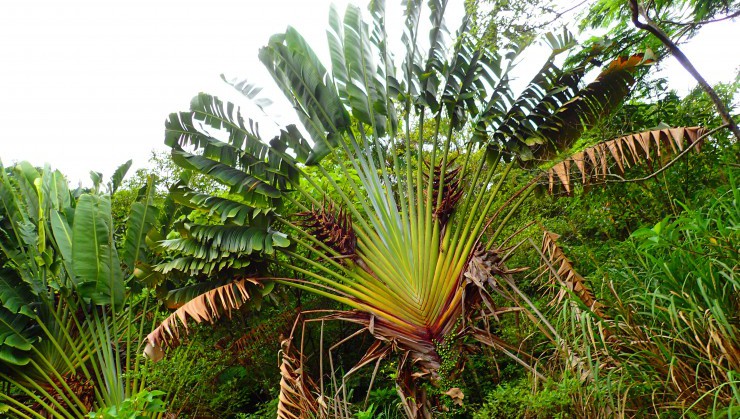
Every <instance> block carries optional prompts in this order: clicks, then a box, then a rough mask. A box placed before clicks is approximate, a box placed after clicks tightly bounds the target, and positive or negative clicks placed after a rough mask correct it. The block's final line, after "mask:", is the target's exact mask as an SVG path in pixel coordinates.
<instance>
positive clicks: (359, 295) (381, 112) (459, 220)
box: [148, 0, 698, 417]
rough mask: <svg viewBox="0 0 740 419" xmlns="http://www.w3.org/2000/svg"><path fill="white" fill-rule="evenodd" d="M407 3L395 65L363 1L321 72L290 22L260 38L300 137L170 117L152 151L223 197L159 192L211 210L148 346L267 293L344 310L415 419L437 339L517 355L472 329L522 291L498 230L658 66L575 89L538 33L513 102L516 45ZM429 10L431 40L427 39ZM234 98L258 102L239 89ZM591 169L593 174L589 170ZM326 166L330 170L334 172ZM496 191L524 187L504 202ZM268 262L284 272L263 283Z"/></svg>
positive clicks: (334, 39) (342, 316) (231, 116)
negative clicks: (520, 173)
mask: <svg viewBox="0 0 740 419" xmlns="http://www.w3.org/2000/svg"><path fill="white" fill-rule="evenodd" d="M404 6H405V10H404V15H405V22H404V32H403V37H402V41H403V44H404V45H405V47H406V51H405V54H403V57H402V59H401V60H400V62H397V61H396V60H395V57H394V56H393V54H392V53H391V51H389V49H388V44H389V42H388V38H387V31H386V22H385V10H384V3H383V2H382V1H373V2H371V4H370V6H369V13H368V15H367V16H363V14H362V12H361V10H360V9H359V8H357V7H355V6H349V7H348V8H347V9H346V12H345V14H344V16H340V15H339V13H338V12H337V11H336V10H334V9H332V11H331V13H330V17H329V30H328V42H329V51H330V55H331V65H330V69H329V68H327V66H326V65H325V64H323V63H322V62H321V61H320V60H319V59H318V57H317V55H316V54H315V52H314V51H313V50H312V49H311V47H310V46H309V45H308V44H307V43H306V41H305V40H304V39H303V37H302V36H301V35H300V34H299V33H298V32H297V31H295V30H294V29H292V28H288V29H287V31H286V32H285V33H283V34H278V35H275V36H273V37H272V38H271V39H270V40H269V42H268V44H267V46H266V47H264V48H263V49H262V50H261V51H260V59H261V61H262V62H263V63H264V64H265V66H266V67H267V69H268V70H269V72H270V73H271V74H272V76H273V78H274V80H275V82H276V83H277V85H278V87H279V88H280V89H281V90H282V92H283V93H284V94H285V96H286V97H287V98H288V99H289V100H290V102H291V103H292V104H293V106H294V108H295V110H296V114H297V117H298V120H299V122H300V126H295V125H289V126H286V127H282V128H281V130H280V132H279V134H278V135H277V136H275V137H274V138H271V139H267V138H263V137H261V136H260V133H259V129H258V125H257V124H256V123H255V122H254V121H253V120H252V119H249V118H245V117H244V116H243V115H242V113H241V110H240V108H239V107H237V106H235V105H234V104H231V103H224V102H222V101H221V100H220V99H218V98H216V97H213V96H210V95H207V94H200V95H198V96H197V97H195V98H194V99H193V101H192V103H191V108H190V110H189V111H187V112H180V113H174V114H171V115H170V117H169V118H168V120H167V123H166V139H165V142H166V144H167V145H168V146H170V147H171V148H172V158H173V160H174V161H175V163H176V164H178V165H179V166H181V167H183V168H186V169H189V170H192V171H195V172H197V173H201V174H204V175H207V176H208V177H210V178H211V179H213V180H214V181H216V182H219V183H220V184H222V185H225V187H226V188H227V190H226V191H224V192H223V193H216V194H208V193H202V192H198V191H196V190H192V189H189V188H188V187H187V186H185V185H183V184H178V185H176V187H175V188H174V189H173V191H172V195H171V197H172V198H173V199H174V200H175V201H176V202H178V203H180V204H181V205H184V206H186V207H188V208H190V209H193V210H195V212H196V213H197V212H199V213H201V214H205V215H203V216H200V217H188V218H186V219H184V220H181V221H180V223H179V224H178V225H177V227H178V228H177V231H176V234H173V235H171V236H170V237H169V239H168V240H164V241H162V242H161V245H162V246H163V247H164V248H165V249H167V250H168V251H169V252H170V254H171V255H173V256H172V257H171V258H170V260H168V261H167V262H165V263H163V264H160V265H159V266H158V267H157V270H158V271H159V272H160V273H164V274H169V273H172V272H180V273H181V274H183V275H188V276H191V277H192V278H194V279H196V280H197V281H196V283H195V284H190V285H189V286H187V287H185V288H181V289H177V290H173V291H171V292H170V295H169V299H170V301H171V303H172V304H173V306H175V307H179V308H178V309H177V311H176V312H175V313H173V315H172V316H171V317H170V318H169V319H167V320H166V321H165V322H164V323H162V325H161V326H160V327H158V328H157V329H155V330H154V331H153V332H152V333H151V334H150V335H149V338H148V339H149V344H150V346H151V347H153V348H160V347H161V346H163V345H165V344H166V343H167V342H172V341H177V339H178V338H179V336H180V334H179V331H178V329H179V328H180V327H185V328H187V322H188V319H189V318H192V319H193V320H195V321H196V322H200V321H212V320H215V319H217V318H219V317H220V316H222V315H224V314H226V315H228V314H229V313H230V312H231V311H232V310H236V309H239V308H240V307H242V306H243V305H244V304H245V303H248V302H249V301H251V300H254V299H259V298H260V297H261V296H262V295H264V294H266V293H268V292H269V291H270V290H271V289H272V286H274V284H276V283H277V284H282V285H286V286H291V287H296V288H299V289H302V290H306V291H310V292H312V293H315V294H318V295H321V296H324V297H327V298H329V299H331V300H334V301H336V302H338V303H341V304H343V305H344V306H345V307H346V308H347V309H346V310H343V311H337V312H334V313H331V314H329V315H327V316H326V317H325V319H336V320H343V321H350V322H354V323H356V324H359V325H361V326H362V327H363V330H366V331H367V332H369V333H370V334H371V335H372V336H374V337H375V338H377V339H378V344H376V345H373V346H372V347H371V349H370V351H368V353H367V354H366V355H365V356H364V357H363V359H362V362H361V364H362V365H367V364H369V363H371V362H379V361H380V360H381V359H383V358H387V357H390V356H399V358H398V360H399V362H398V368H399V374H398V385H399V390H400V391H401V393H402V394H403V396H404V397H403V400H404V403H405V409H406V413H407V414H408V415H409V416H410V417H429V415H430V414H431V410H430V409H431V408H430V406H431V404H433V403H432V402H431V401H430V400H429V399H428V398H427V395H426V393H425V388H424V387H423V386H419V385H417V384H418V382H419V381H420V380H426V381H429V382H431V383H432V384H434V385H439V383H440V382H441V381H442V380H441V377H440V366H441V364H442V363H443V361H444V359H443V358H444V355H443V354H441V353H440V351H439V350H438V348H439V347H440V345H441V344H442V343H443V342H449V341H455V340H456V339H458V340H459V338H461V337H463V336H468V337H472V338H474V339H477V340H478V341H479V342H481V343H483V344H486V345H491V346H494V347H496V348H497V349H500V350H502V351H504V352H506V353H509V354H511V356H514V357H516V355H515V354H514V352H515V350H512V347H511V345H509V344H507V343H506V342H503V341H502V340H501V339H499V338H497V337H496V336H494V335H493V334H491V333H490V331H489V330H488V329H487V328H486V326H485V325H487V324H488V322H487V321H486V319H488V318H489V317H496V316H497V315H498V314H500V310H501V309H500V308H496V305H495V304H494V303H493V297H492V294H494V293H499V294H502V295H503V296H504V297H505V298H508V299H509V300H510V301H511V302H512V304H518V302H520V301H521V300H519V299H520V298H525V297H524V296H523V295H521V293H519V292H518V289H517V288H516V284H515V281H514V277H513V276H512V274H513V273H515V272H516V269H510V268H508V267H507V265H506V261H507V258H508V257H509V255H510V254H511V252H510V250H511V249H512V248H515V247H516V245H515V244H513V242H512V240H511V239H510V238H506V237H502V234H503V232H504V231H505V227H506V224H507V221H508V220H509V219H510V218H511V216H512V215H513V214H514V213H515V212H516V211H517V209H518V208H519V207H520V205H521V204H522V203H523V202H525V201H526V200H527V198H528V196H529V194H530V193H531V192H532V191H533V190H534V189H535V187H537V186H538V185H539V184H541V183H545V181H546V180H543V179H546V177H545V176H544V172H542V173H540V172H539V171H538V170H537V167H538V166H540V165H542V164H543V163H547V162H548V161H553V160H555V159H557V156H559V155H563V153H566V152H567V151H568V150H569V149H570V147H571V146H572V145H573V144H574V143H575V141H576V140H577V139H578V138H579V137H580V136H581V135H582V133H583V132H584V130H586V129H587V128H588V127H589V126H591V125H592V124H593V123H595V122H596V121H598V120H599V119H600V118H603V117H604V116H606V115H608V114H609V112H610V111H611V110H613V109H614V108H615V107H617V106H618V105H619V104H620V103H621V102H622V100H623V98H624V97H625V96H626V95H627V94H628V92H629V87H630V85H631V84H632V83H633V81H634V77H635V74H636V73H638V72H640V71H642V66H643V65H644V64H648V63H649V62H650V61H651V60H650V59H649V57H645V56H643V55H635V56H632V57H620V58H617V59H616V60H614V61H612V62H611V63H609V64H608V65H607V66H605V68H603V69H602V70H601V72H600V73H599V75H598V76H597V77H596V78H595V79H593V81H591V82H590V83H585V82H584V76H585V74H587V73H588V72H589V70H590V69H592V68H594V67H595V66H596V65H597V63H598V61H596V60H592V58H593V56H592V55H589V54H581V56H582V57H585V58H583V59H581V60H580V61H579V62H578V63H576V64H574V65H571V66H569V67H568V68H565V69H564V68H561V67H560V66H558V65H557V57H558V56H559V55H560V54H562V53H564V52H566V51H569V50H571V49H572V48H574V47H575V42H574V39H573V37H572V36H571V35H570V34H569V33H568V32H562V33H560V34H557V35H555V34H549V35H547V36H546V37H545V42H546V43H547V44H548V45H549V47H550V48H551V50H552V53H551V55H550V56H549V58H548V59H547V60H546V62H545V63H544V65H543V66H542V68H541V69H540V70H539V71H538V73H537V74H536V76H535V77H534V78H533V80H532V81H531V82H530V83H529V85H528V86H527V87H526V88H525V89H524V91H523V92H522V93H521V94H520V95H518V96H516V95H515V94H514V93H513V91H512V88H511V86H510V82H511V78H512V77H511V76H510V72H511V70H512V68H513V67H514V64H515V63H516V62H517V59H518V57H519V52H520V50H521V46H512V47H511V48H509V49H507V50H505V51H493V50H490V49H485V48H482V47H480V46H479V45H478V44H477V43H476V40H475V39H471V38H470V36H469V32H468V31H467V24H468V19H467V18H465V19H463V23H462V25H461V27H460V29H459V30H458V32H457V36H456V37H454V38H453V37H451V36H450V34H449V33H448V32H447V30H446V27H445V23H444V19H443V17H444V14H445V8H446V6H447V2H446V1H441V0H438V1H435V0H432V1H430V2H429V4H428V7H424V5H423V3H422V2H421V1H419V0H416V1H413V0H412V1H407V2H405V3H404ZM424 10H428V12H429V19H430V24H431V25H430V26H431V29H430V30H429V34H428V35H429V36H428V39H429V43H428V45H427V46H426V47H424V48H422V47H421V46H420V45H421V44H422V42H420V40H421V38H422V31H421V30H420V28H421V27H425V26H426V25H425V24H424V23H423V22H421V16H422V13H423V11H424ZM235 87H237V88H238V89H239V90H241V91H242V92H244V93H245V94H247V96H249V97H254V95H255V90H254V89H251V88H250V86H249V85H247V84H244V83H240V84H236V85H235ZM689 132H690V133H692V135H693V137H692V136H691V135H689V134H688V133H689ZM685 133H686V134H685V137H686V138H687V142H689V141H692V140H697V138H698V136H697V135H696V130H687V131H685ZM666 138H668V139H667V140H666V139H665V138H664V137H658V139H657V140H655V142H656V144H658V146H660V143H661V142H666V141H670V140H673V141H674V142H679V141H683V139H684V134H683V131H682V134H681V138H680V139H677V138H676V137H666ZM620 144H621V143H620ZM671 144H672V143H671ZM610 147H611V146H610ZM610 150H611V149H610ZM620 150H621V146H620ZM664 150H665V148H664ZM584 155H589V156H590V154H584ZM628 155H629V156H632V158H633V159H635V160H638V159H640V158H639V157H638V153H637V152H636V153H635V154H634V155H632V154H630V153H621V154H619V153H616V152H615V153H613V154H612V156H613V157H614V159H616V160H618V161H619V163H618V165H619V167H622V163H623V160H624V159H626V158H627V157H626V156H628ZM647 158H648V159H649V155H648V157H647ZM600 162H601V160H598V161H597V160H596V158H595V157H594V158H593V161H591V162H590V163H589V162H585V163H584V160H579V162H578V163H576V164H574V165H573V167H578V168H579V169H580V170H581V172H582V180H583V182H584V183H587V182H588V180H589V179H591V178H592V177H597V176H603V175H604V174H605V170H603V171H602V170H601V168H602V165H601V163H600ZM586 165H590V166H589V167H596V168H598V169H599V170H596V171H595V174H593V175H591V174H589V173H590V172H589V171H587V170H584V169H583V167H586ZM515 166H520V167H525V168H528V169H530V171H529V172H527V173H531V177H530V178H529V179H525V180H522V179H521V178H518V179H513V178H510V177H509V174H510V173H511V171H512V168H513V167H515ZM557 167H558V168H557V169H555V171H554V172H553V171H551V172H550V173H551V174H550V176H549V181H550V185H551V188H552V185H553V182H556V181H557V180H558V179H559V180H560V181H561V182H562V184H563V185H564V187H565V188H566V189H567V191H568V192H570V190H571V188H572V184H573V182H572V181H571V175H570V167H571V166H570V165H568V166H567V167H568V168H567V173H566V169H565V163H561V166H557ZM603 168H604V169H606V160H605V159H604V166H603ZM337 170H338V171H339V172H340V173H341V174H342V179H338V178H337V177H336V176H333V175H332V173H336V171H337ZM553 173H554V174H555V175H553ZM507 182H520V183H521V185H520V187H519V188H515V189H516V190H517V192H516V193H514V194H513V195H512V196H509V197H501V196H500V191H501V190H502V186H503V185H505V184H506V183H507ZM501 203H503V204H501ZM285 211H293V212H294V213H293V214H291V213H286V212H285ZM278 269H280V271H281V272H293V273H294V275H291V277H290V278H286V277H282V276H277V275H275V274H273V272H276V271H277V270H278ZM503 290H507V291H503ZM522 304H524V303H522ZM504 311H505V310H504ZM288 356H289V355H288V354H286V357H288ZM517 359H518V358H517ZM290 360H291V362H298V361H299V360H300V356H298V357H294V358H290ZM297 369H299V370H300V368H297ZM293 378H294V380H293V382H294V383H295V382H297V381H298V380H299V379H298V378H296V377H293ZM300 380H303V378H300ZM284 387H285V389H286V391H287V390H288V389H289V387H290V384H289V383H288V382H285V384H284ZM441 390H442V392H444V391H446V390H448V389H441ZM289 400H290V399H288V398H286V399H285V400H282V399H281V401H282V403H281V406H280V412H281V413H280V415H281V417H296V416H300V415H301V413H300V412H301V411H303V410H305V408H301V405H302V404H301V403H303V402H305V400H304V401H303V402H301V403H298V402H290V401H289ZM312 403H314V404H322V403H321V400H315V399H312ZM317 406H318V405H314V406H313V408H312V410H313V411H318V409H319V408H320V407H321V406H318V407H317ZM322 406H325V403H324V404H323V405H322ZM335 408H336V407H335Z"/></svg>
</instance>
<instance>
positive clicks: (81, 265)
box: [72, 194, 124, 307]
mask: <svg viewBox="0 0 740 419" xmlns="http://www.w3.org/2000/svg"><path fill="white" fill-rule="evenodd" d="M72 266H73V268H74V273H75V277H76V285H77V290H78V292H79V293H80V295H81V296H82V297H83V298H89V299H90V300H91V301H92V302H93V303H94V304H98V305H107V304H112V305H113V306H114V307H120V306H121V305H122V304H123V297H124V295H123V293H124V284H123V272H122V271H121V266H120V261H119V259H118V252H117V251H116V247H115V243H114V242H113V230H112V219H111V212H110V198H108V197H101V196H97V195H90V194H84V195H82V196H80V198H79V200H78V202H77V208H76V209H75V218H74V224H73V226H72Z"/></svg>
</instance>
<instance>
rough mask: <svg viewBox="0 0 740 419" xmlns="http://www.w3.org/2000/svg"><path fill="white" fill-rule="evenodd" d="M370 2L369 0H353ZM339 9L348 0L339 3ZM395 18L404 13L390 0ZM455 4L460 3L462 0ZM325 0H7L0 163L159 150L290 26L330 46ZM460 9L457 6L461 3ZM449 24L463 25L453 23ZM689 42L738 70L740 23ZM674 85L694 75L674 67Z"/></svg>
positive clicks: (67, 167)
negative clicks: (172, 123)
mask: <svg viewBox="0 0 740 419" xmlns="http://www.w3.org/2000/svg"><path fill="white" fill-rule="evenodd" d="M353 2H355V3H360V4H362V5H364V3H365V1H364V0H358V1H353ZM334 3H335V4H337V5H339V9H340V10H343V9H344V4H346V3H347V0H335V1H334ZM387 3H388V9H389V13H388V20H389V21H391V20H393V18H394V17H395V16H397V17H398V18H397V19H398V20H399V21H400V19H401V12H400V6H398V5H397V4H396V3H400V0H399V1H398V2H396V1H394V0H387ZM451 3H462V1H461V0H458V1H455V0H453V1H451ZM329 4H330V1H329V0H315V1H313V0H312V1H309V0H303V1H300V0H258V1H255V0H238V1H237V0H209V1H203V0H201V1H193V0H106V1H102V0H88V1H83V0H24V1H8V0H3V1H2V2H0V126H1V127H2V130H1V131H0V159H2V161H3V163H4V164H6V165H8V164H10V163H12V162H13V161H19V160H29V161H30V162H31V163H32V164H34V165H42V164H43V163H45V162H48V163H50V164H51V165H52V167H54V168H58V169H60V170H61V171H62V172H63V173H65V174H66V175H68V177H69V179H70V180H71V181H72V182H73V183H77V182H78V181H80V180H82V181H83V182H85V183H88V175H87V173H88V172H89V171H90V170H95V171H100V172H103V173H104V175H105V176H106V178H107V177H108V176H109V175H110V174H111V173H112V172H113V170H114V169H115V167H116V166H118V165H119V164H121V163H123V162H125V161H126V160H128V159H134V166H135V167H141V166H143V165H146V163H147V160H148V157H149V154H150V152H151V150H152V149H154V148H157V149H160V150H161V149H164V146H163V145H162V141H163V138H164V120H165V118H166V117H167V115H168V114H169V113H170V112H174V111H180V110H187V108H188V104H189V102H190V99H191V98H192V97H193V96H194V95H195V94H197V93H198V92H200V91H206V92H209V93H213V94H216V95H219V96H227V95H232V97H235V96H233V93H232V89H231V88H230V87H228V86H227V85H225V84H224V83H223V82H222V81H221V80H220V78H219V74H221V73H225V74H226V75H228V76H234V77H238V78H249V79H250V80H255V81H257V82H259V83H260V84H262V85H269V78H268V77H269V76H267V74H266V71H264V70H263V68H262V65H261V64H260V63H259V61H258V60H257V50H258V49H259V48H260V47H261V46H262V45H264V44H265V43H266V42H267V39H268V38H269V36H270V35H271V34H273V33H277V32H281V31H283V30H284V29H285V27H286V26H287V25H288V24H290V25H293V26H295V27H296V28H298V30H299V31H300V32H301V33H302V34H303V35H304V36H305V37H306V38H307V39H308V40H309V42H310V43H311V44H312V45H313V46H314V47H315V48H316V49H317V50H318V51H319V53H320V54H326V52H325V51H326V46H325V45H326V41H325V39H326V36H325V27H326V21H327V16H328V10H329ZM456 9H457V10H461V9H460V5H459V4H457V5H456ZM449 26H450V28H451V29H454V27H456V25H454V24H453V25H449ZM704 31H705V32H704V33H703V34H701V35H700V36H699V37H697V38H695V40H693V41H692V43H691V44H690V45H688V46H686V47H685V51H686V53H687V55H688V56H689V58H691V59H692V61H693V62H694V63H695V65H696V66H697V67H698V68H699V70H700V72H702V73H703V74H704V75H705V76H706V77H707V78H708V79H709V81H710V83H714V82H717V81H729V80H731V79H733V78H734V75H735V73H736V71H737V69H738V68H739V67H740V48H738V44H737V43H738V41H739V40H740V23H732V22H729V23H724V24H716V25H709V27H707V28H706V29H705V30H704ZM665 67H667V69H668V70H667V71H668V72H669V74H670V78H671V80H672V86H674V87H675V88H679V89H682V90H685V89H687V88H689V87H691V86H692V85H693V81H692V79H691V78H690V77H689V76H688V75H686V74H684V73H683V71H681V69H680V68H678V66H677V64H676V63H675V62H674V63H670V62H669V63H667V64H666V66H665Z"/></svg>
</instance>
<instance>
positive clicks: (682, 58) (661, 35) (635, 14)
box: [629, 0, 740, 141]
mask: <svg viewBox="0 0 740 419" xmlns="http://www.w3.org/2000/svg"><path fill="white" fill-rule="evenodd" d="M629 1H630V9H631V10H632V23H633V24H634V25H635V27H637V28H638V29H642V30H645V31H648V32H650V33H651V34H653V35H654V36H655V37H656V38H658V40H660V42H662V43H663V45H665V46H666V48H668V51H670V53H671V54H672V55H673V56H674V57H676V59H677V60H678V62H679V63H681V65H682V66H683V68H685V69H686V71H688V72H689V74H691V76H692V77H694V79H695V80H696V82H697V83H699V86H701V88H702V89H704V91H705V92H706V93H707V95H709V98H710V99H712V102H714V106H715V107H716V108H717V112H719V115H720V117H721V118H722V121H723V122H724V123H725V124H727V126H728V127H729V128H730V130H731V131H732V133H733V134H734V135H735V138H736V139H737V140H738V141H740V129H738V126H737V124H736V123H735V121H734V120H733V119H732V116H731V115H730V112H729V111H728V110H727V107H726V106H725V104H724V103H722V100H721V99H720V98H719V96H718V95H717V92H715V91H714V89H712V86H710V85H709V83H707V81H706V80H704V77H702V76H701V74H699V72H698V71H697V70H696V68H695V67H694V65H693V64H691V61H689V59H688V57H686V55H685V54H684V53H683V51H681V49H680V48H678V45H676V43H675V42H673V41H672V40H671V39H670V38H669V37H668V34H666V33H665V32H663V30H662V29H660V27H658V26H657V25H656V24H655V22H653V21H652V19H650V17H648V15H647V13H646V12H645V9H644V8H643V7H642V5H641V4H638V3H637V0H629ZM640 16H642V17H643V19H645V23H643V22H640Z"/></svg>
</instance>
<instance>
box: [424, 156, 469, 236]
mask: <svg viewBox="0 0 740 419" xmlns="http://www.w3.org/2000/svg"><path fill="white" fill-rule="evenodd" d="M454 161H455V160H454V159H452V160H451V161H450V162H449V163H448V167H452V163H454ZM424 164H425V165H426V166H427V167H429V163H426V162H424ZM429 175H430V174H429V173H428V172H424V176H425V178H426V180H427V181H429ZM431 175H432V197H433V199H437V197H438V196H440V194H441V195H442V200H441V201H440V203H439V205H437V207H436V208H435V209H434V217H435V218H436V219H437V220H439V222H440V224H441V225H445V224H447V221H448V220H449V219H450V216H451V215H452V212H453V211H455V208H456V207H457V203H458V202H459V201H460V198H462V195H463V187H462V185H461V182H460V176H459V175H460V167H455V168H451V169H450V168H448V169H447V170H446V171H445V172H444V173H442V163H441V162H440V163H439V164H437V165H436V166H434V167H432V168H431ZM440 188H441V190H440ZM435 202H436V201H435Z"/></svg>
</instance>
